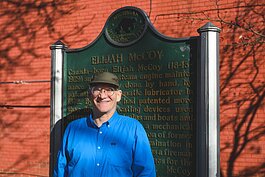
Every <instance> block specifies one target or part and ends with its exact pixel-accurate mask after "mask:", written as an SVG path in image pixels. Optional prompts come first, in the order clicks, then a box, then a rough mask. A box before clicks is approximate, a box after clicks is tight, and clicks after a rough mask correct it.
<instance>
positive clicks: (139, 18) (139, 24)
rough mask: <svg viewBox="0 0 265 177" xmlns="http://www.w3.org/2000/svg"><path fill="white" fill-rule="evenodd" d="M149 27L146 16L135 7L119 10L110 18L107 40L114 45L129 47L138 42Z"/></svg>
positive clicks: (106, 29) (107, 25)
mask: <svg viewBox="0 0 265 177" xmlns="http://www.w3.org/2000/svg"><path fill="white" fill-rule="evenodd" d="M146 27H147V22H146V18H145V14H144V13H143V12H142V11H141V10H139V9H137V8H134V7H125V8H122V9H119V10H117V11H115V12H113V14H112V15H111V16H110V17H109V19H108V21H107V23H106V27H105V35H106V38H107V39H108V40H109V41H110V42H111V43H112V44H114V45H117V46H129V45H132V44H134V43H135V42H137V41H138V40H139V39H140V38H141V37H142V36H143V34H144V32H145V30H146Z"/></svg>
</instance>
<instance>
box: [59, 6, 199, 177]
mask: <svg viewBox="0 0 265 177" xmlns="http://www.w3.org/2000/svg"><path fill="white" fill-rule="evenodd" d="M199 43H200V36H197V37H189V38H180V39H173V38H168V37H165V36H163V35H161V34H159V33H158V32H157V31H156V30H155V29H154V28H153V27H152V25H151V24H150V23H149V20H148V18H147V16H146V15H145V13H143V11H141V10H140V9H137V8H134V7H125V8H122V9H119V10H117V11H115V12H114V13H113V14H112V15H111V16H110V17H109V19H108V21H107V23H106V25H105V27H104V30H103V33H102V34H101V35H100V36H99V37H98V38H97V40H96V41H94V42H93V43H92V44H91V45H89V46H86V47H84V48H80V49H65V50H63V77H62V86H63V91H62V93H63V94H62V98H63V102H62V117H64V118H63V119H65V121H63V122H68V121H66V119H75V118H78V117H82V116H83V115H85V114H86V110H87V109H88V108H89V107H90V102H89V98H88V94H89V93H88V83H89V81H90V78H91V76H92V75H93V74H95V73H97V72H101V71H109V72H113V73H115V74H116V75H118V77H119V78H120V82H121V85H122V87H121V89H122V91H123V99H122V101H121V102H120V103H119V108H118V111H119V112H120V113H121V114H125V115H128V116H131V117H134V118H136V119H138V120H139V121H140V122H141V123H142V124H143V125H144V127H145V129H146V131H147V134H148V137H149V140H150V144H151V147H152V152H153V155H154V158H155V163H156V169H157V177H193V176H198V175H197V173H196V167H197V166H198V165H197V163H198V159H197V155H196V153H198V151H197V136H196V132H197V130H196V129H197V127H198V125H197V119H198V117H197V104H198V100H197V90H198V86H197V84H198V81H197V78H198V70H197V68H198V62H199V61H200V60H199V57H200V54H199V47H198V46H199ZM64 126H65V124H64Z"/></svg>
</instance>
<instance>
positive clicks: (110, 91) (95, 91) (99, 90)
mask: <svg viewBox="0 0 265 177" xmlns="http://www.w3.org/2000/svg"><path fill="white" fill-rule="evenodd" d="M90 90H91V93H92V95H93V96H98V95H99V94H101V93H102V92H104V93H105V94H106V95H108V96H112V95H113V94H114V92H115V91H116V89H115V88H113V87H104V88H101V87H92V88H91V89H90Z"/></svg>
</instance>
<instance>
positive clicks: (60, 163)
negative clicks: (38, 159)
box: [53, 127, 69, 177]
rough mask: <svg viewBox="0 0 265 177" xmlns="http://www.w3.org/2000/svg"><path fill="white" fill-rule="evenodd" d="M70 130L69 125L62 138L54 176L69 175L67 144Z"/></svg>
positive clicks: (63, 176)
mask: <svg viewBox="0 0 265 177" xmlns="http://www.w3.org/2000/svg"><path fill="white" fill-rule="evenodd" d="M68 132H69V127H67V128H66V130H65V132H64V136H63V140H62V144H61V147H60V149H59V152H58V154H57V162H56V165H55V167H54V171H53V177H65V176H67V172H66V166H67V156H66V151H65V149H66V144H67V134H68Z"/></svg>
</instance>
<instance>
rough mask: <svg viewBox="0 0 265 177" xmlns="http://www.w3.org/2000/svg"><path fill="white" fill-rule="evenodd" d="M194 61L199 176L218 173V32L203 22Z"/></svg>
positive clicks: (212, 176)
mask: <svg viewBox="0 0 265 177" xmlns="http://www.w3.org/2000/svg"><path fill="white" fill-rule="evenodd" d="M198 32H199V33H200V48H201V49H200V62H199V64H198V71H199V74H198V92H197V94H198V103H199V104H198V106H197V110H198V121H197V124H198V130H197V136H198V137H197V140H198V141H197V145H198V149H197V153H198V155H197V171H198V172H199V173H198V176H199V177H219V176H220V170H219V169H220V162H219V161H220V157H219V156H220V145H219V142H220V140H219V129H220V128H219V33H220V29H219V28H217V27H216V26H214V25H213V24H212V23H210V22H209V23H207V24H205V25H204V26H203V27H201V28H200V29H198Z"/></svg>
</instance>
